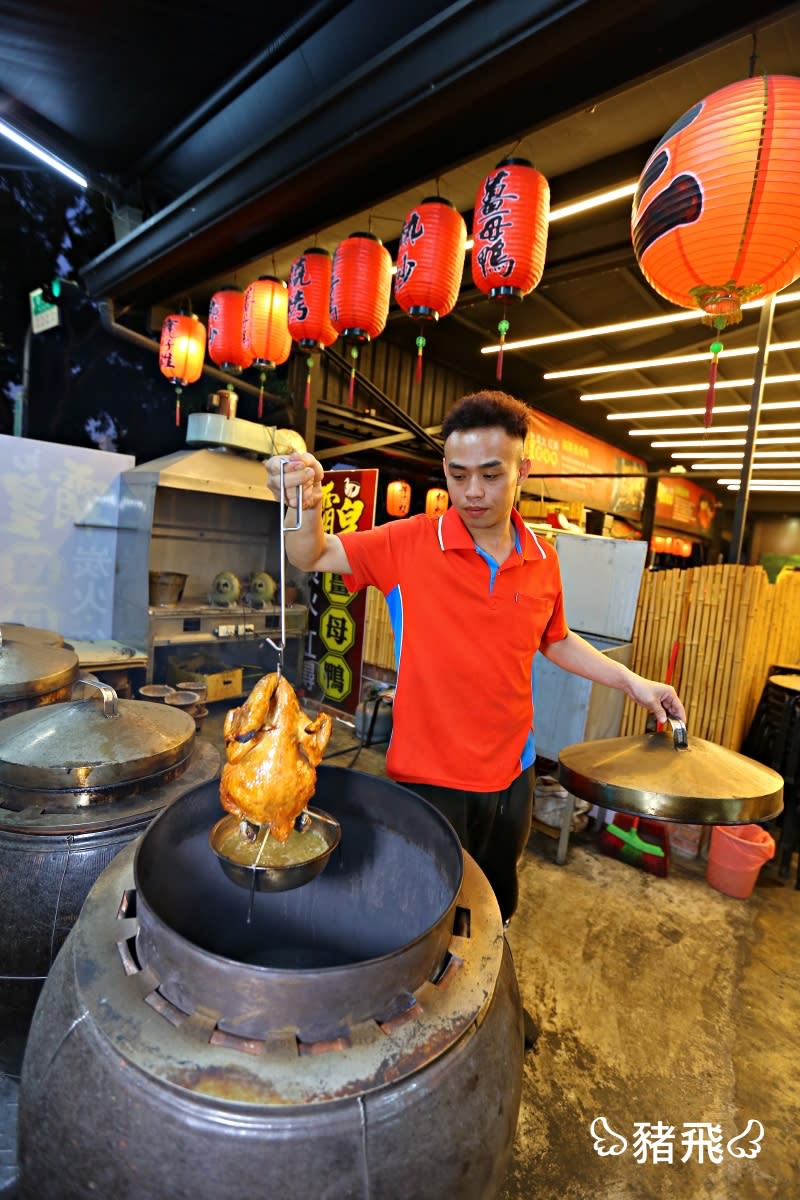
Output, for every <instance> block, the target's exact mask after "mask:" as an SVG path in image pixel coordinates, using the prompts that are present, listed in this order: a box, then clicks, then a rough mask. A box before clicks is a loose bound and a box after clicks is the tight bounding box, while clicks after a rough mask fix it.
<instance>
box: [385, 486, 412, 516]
mask: <svg viewBox="0 0 800 1200" xmlns="http://www.w3.org/2000/svg"><path fill="white" fill-rule="evenodd" d="M410 507H411V484H410V483H406V481H405V479H394V480H393V481H392V482H391V483H390V484H389V486H388V487H387V489H386V511H387V513H388V514H389V516H390V517H407V516H408V511H409V509H410Z"/></svg>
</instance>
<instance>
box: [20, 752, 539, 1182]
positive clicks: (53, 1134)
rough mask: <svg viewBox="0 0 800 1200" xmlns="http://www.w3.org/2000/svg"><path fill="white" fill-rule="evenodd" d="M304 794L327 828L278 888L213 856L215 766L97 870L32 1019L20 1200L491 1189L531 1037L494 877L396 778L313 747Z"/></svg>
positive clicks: (501, 1169) (505, 1154) (504, 1158)
mask: <svg viewBox="0 0 800 1200" xmlns="http://www.w3.org/2000/svg"><path fill="white" fill-rule="evenodd" d="M313 803H314V804H315V805H318V806H319V807H320V808H322V809H324V810H325V811H326V812H328V813H330V814H332V815H333V816H334V817H335V818H336V819H337V820H338V821H339V822H340V824H341V827H342V837H341V841H340V843H339V846H338V847H337V849H336V850H335V851H334V853H333V855H332V857H331V859H330V861H329V863H328V865H327V867H326V869H325V871H324V872H323V873H322V874H321V875H319V876H318V877H317V878H316V879H314V880H313V881H312V882H310V883H308V884H306V885H305V886H303V887H300V888H297V889H295V890H293V891H287V892H282V893H271V892H256V893H255V894H254V895H252V896H251V894H250V893H249V891H248V890H247V889H244V888H239V887H237V886H236V884H235V883H233V882H232V881H231V880H230V879H229V878H228V877H227V875H226V874H225V873H224V871H223V870H222V868H221V866H220V863H219V862H218V861H217V860H216V858H215V856H214V855H213V853H212V852H211V850H210V848H209V845H208V832H209V830H210V828H211V827H212V825H213V823H214V821H215V820H216V819H217V818H218V817H219V815H220V812H221V809H220V806H219V793H218V785H217V784H216V783H210V784H206V785H204V786H203V787H201V788H198V789H196V790H195V791H194V792H192V793H189V794H187V795H186V796H184V797H182V798H181V799H180V800H177V801H176V802H175V803H174V804H172V805H171V806H170V807H169V809H167V810H165V811H164V812H163V813H162V814H161V815H160V816H159V817H158V818H157V819H156V820H155V821H154V822H153V824H152V826H151V827H150V828H149V830H148V831H147V832H146V833H145V834H144V836H143V837H142V838H141V839H140V841H139V843H138V847H137V848H136V850H135V858H134V848H133V847H129V848H127V849H126V850H124V851H123V852H122V853H121V854H120V855H118V856H117V858H116V859H115V860H114V862H113V863H112V864H111V865H110V866H109V867H108V868H107V869H106V870H105V871H104V872H103V874H102V875H101V877H100V879H99V880H98V882H97V883H96V884H95V886H94V888H93V889H92V892H91V893H90V895H89V897H88V899H87V902H86V904H85V905H84V908H83V912H82V913H81V916H80V918H79V920H78V922H77V924H76V926H75V928H74V930H73V932H72V934H71V935H70V937H69V938H68V940H67V942H66V944H65V945H64V947H63V949H62V951H61V953H60V954H59V956H58V959H57V961H56V963H55V965H54V967H53V970H52V972H51V974H50V976H49V979H48V981H47V983H46V985H45V988H44V991H43V993H42V996H41V999H40V1001H39V1004H38V1006H37V1010H36V1015H35V1017H34V1021H33V1025H32V1028H31V1034H30V1038H29V1041H28V1048H27V1051H26V1055H25V1062H24V1065H23V1071H22V1081H21V1087H20V1094H19V1170H20V1175H19V1196H20V1197H22V1198H23V1200H25V1198H33V1197H36V1198H38V1197H40V1196H45V1195H53V1196H55V1195H57V1196H58V1197H59V1200H85V1197H86V1196H88V1195H98V1196H114V1197H117V1198H119V1200H142V1198H144V1197H147V1200H161V1198H162V1197H163V1200H171V1198H172V1197H175V1196H178V1195H180V1196H187V1197H188V1196H191V1197H192V1198H193V1200H205V1198H208V1200H218V1198H219V1197H220V1196H232V1197H233V1196H235V1197H236V1200H257V1198H262V1197H265V1196H275V1197H281V1200H293V1198H295V1197H296V1198H298V1200H299V1198H301V1197H302V1200H308V1198H309V1197H314V1198H315V1200H323V1198H330V1200H348V1198H352V1200H356V1198H358V1200H361V1198H366V1197H370V1198H372V1200H409V1198H411V1197H413V1200H434V1198H435V1200H442V1197H449V1196H458V1197H460V1198H464V1200H491V1198H492V1197H496V1196H498V1195H499V1193H500V1190H501V1187H502V1183H503V1177H504V1175H505V1170H506V1165H507V1162H508V1158H509V1155H510V1152H511V1147H512V1142H513V1137H514V1131H515V1127H516V1120H517V1113H518V1107H519V1099H520V1087H521V1076H522V1057H523V1037H522V1018H521V1008H520V1004H519V994H518V991H517V983H516V978H515V975H514V969H513V965H512V962H511V958H510V954H509V951H508V948H507V946H506V942H505V939H504V937H503V929H502V923H501V920H500V913H499V910H498V907H497V903H496V901H495V899H494V895H493V893H492V891H491V888H490V887H489V884H488V882H487V880H486V878H485V877H484V875H483V874H482V872H480V870H479V869H478V868H477V866H476V865H475V863H474V862H473V861H472V859H471V858H469V857H468V856H467V855H463V856H462V852H461V849H460V846H459V844H458V839H457V838H456V836H455V834H454V832H453V830H452V828H451V827H450V826H449V825H448V823H447V822H446V821H445V820H444V819H443V818H442V817H441V815H440V814H439V813H438V812H437V811H436V810H435V809H434V808H433V807H432V806H431V805H429V804H428V803H427V802H426V801H424V800H422V799H420V798H419V797H418V796H415V795H414V794H412V793H410V792H408V791H407V790H406V789H404V788H402V787H399V786H398V785H396V784H393V783H391V782H389V781H387V780H382V779H377V778H375V777H373V776H369V775H362V774H360V773H359V772H355V771H350V770H345V769H341V768H335V767H325V766H323V767H321V768H320V770H319V772H318V786H317V792H316V796H315V799H314V802H313ZM251 905H252V908H251ZM248 915H249V917H250V919H249V920H248ZM78 1085H79V1089H80V1090H79V1097H78V1096H76V1086H78Z"/></svg>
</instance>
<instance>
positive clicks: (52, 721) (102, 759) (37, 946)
mask: <svg viewBox="0 0 800 1200" xmlns="http://www.w3.org/2000/svg"><path fill="white" fill-rule="evenodd" d="M88 686H89V688H90V689H91V690H87V691H86V692H85V697H88V698H83V699H75V700H70V701H68V702H64V703H58V704H50V705H48V706H46V707H44V708H36V709H32V710H29V711H27V712H21V713H18V714H16V715H15V716H12V717H9V718H8V719H7V720H5V721H3V722H2V726H0V913H2V920H0V963H2V970H1V971H0V1072H3V1073H8V1074H9V1075H12V1076H13V1075H18V1074H19V1068H20V1064H21V1061H22V1050H23V1048H24V1042H25V1036H26V1034H27V1030H28V1026H29V1023H30V1019H31V1016H32V1015H33V1010H34V1007H35V1004H36V1001H37V999H38V996H39V993H40V991H41V988H42V984H43V982H44V979H45V977H46V975H47V972H48V971H49V969H50V966H51V963H52V962H53V959H54V958H55V956H56V954H57V953H58V950H59V948H60V947H61V945H62V943H63V941H64V939H65V938H66V936H67V934H68V933H69V931H70V929H71V928H72V926H73V924H74V923H75V920H76V919H77V916H78V913H79V912H80V910H81V905H82V904H83V901H84V900H85V898H86V896H87V894H88V892H89V889H90V888H91V886H92V884H93V883H94V882H95V880H96V879H97V877H98V875H99V874H100V873H101V872H102V871H103V870H104V869H105V867H106V866H108V864H109V862H110V861H111V860H112V859H113V857H114V856H115V855H116V854H117V853H118V852H119V851H120V850H121V849H122V848H123V847H124V846H126V845H127V844H128V842H130V841H131V839H132V838H134V837H137V836H138V835H139V834H140V833H142V832H143V830H144V829H146V827H147V825H148V824H149V823H150V821H152V819H153V817H155V816H156V815H157V814H158V813H159V812H160V811H161V809H162V808H164V806H165V805H167V804H169V803H170V802H171V801H172V800H174V799H176V798H177V797H178V796H181V795H183V794H184V793H185V792H186V791H189V790H191V789H192V788H195V787H197V786H198V784H200V783H204V782H205V781H207V780H209V779H212V778H214V776H215V775H216V773H217V771H218V769H219V754H218V752H217V751H216V749H214V747H213V746H209V745H206V744H202V743H200V742H196V740H195V736H194V734H195V727H194V721H193V720H192V718H191V717H189V716H187V715H186V714H185V713H182V712H179V711H178V710H176V709H166V708H164V707H163V706H162V705H155V704H147V703H146V702H144V701H135V700H133V701H132V700H118V699H117V697H116V695H115V693H114V692H113V690H112V689H111V688H109V687H108V686H107V685H105V684H99V683H97V681H94V680H93V681H91V682H90V683H89V685H88ZM93 696H94V697H96V698H92V697H93Z"/></svg>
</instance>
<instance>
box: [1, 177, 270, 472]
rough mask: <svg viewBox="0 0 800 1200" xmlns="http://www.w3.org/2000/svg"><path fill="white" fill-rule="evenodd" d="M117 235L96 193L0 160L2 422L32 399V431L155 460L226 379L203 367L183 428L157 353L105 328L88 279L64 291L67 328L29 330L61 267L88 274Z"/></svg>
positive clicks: (65, 272) (250, 401) (6, 429)
mask: <svg viewBox="0 0 800 1200" xmlns="http://www.w3.org/2000/svg"><path fill="white" fill-rule="evenodd" d="M113 241H114V232H113V225H112V220H111V212H110V209H109V207H108V204H107V202H106V200H105V198H104V197H103V196H101V195H100V194H98V193H97V192H92V191H89V192H82V191H80V190H78V189H75V188H74V187H73V186H72V185H71V184H70V183H69V182H68V181H66V180H64V181H62V180H61V179H60V177H59V176H56V175H54V174H53V173H52V172H50V171H47V170H43V171H39V170H37V169H36V168H35V167H34V168H33V169H31V170H27V169H23V170H10V169H9V170H7V171H6V172H5V173H3V169H2V167H0V261H2V264H3V269H2V271H1V272H0V433H7V434H10V433H12V432H13V431H14V408H15V403H19V402H20V400H22V401H23V414H24V415H23V426H22V432H23V434H24V435H25V436H27V437H31V438H36V439H39V440H42V441H48V442H58V443H64V444H67V445H73V446H93V447H99V448H101V449H108V450H119V451H120V452H122V453H125V454H132V455H134V456H135V457H136V460H137V462H146V461H148V460H149V459H152V458H158V457H159V456H161V455H164V454H171V453H172V452H174V451H175V450H179V449H182V448H183V447H184V445H185V430H186V417H187V415H188V413H190V412H192V411H194V410H199V409H204V408H205V407H206V406H207V400H208V396H209V394H210V393H211V392H213V391H215V390H216V389H217V388H218V387H220V386H222V385H221V384H219V383H217V382H215V381H213V380H210V379H208V378H205V377H204V378H201V379H200V380H199V381H198V382H197V383H196V384H194V385H192V386H191V387H189V388H187V389H185V390H184V392H183V396H182V403H181V408H182V415H183V420H182V424H181V427H180V428H177V427H176V425H175V392H174V390H173V388H172V385H171V384H170V383H169V382H168V381H167V380H166V379H164V377H163V376H162V375H161V374H160V372H159V369H158V355H157V353H155V352H153V353H150V352H148V351H147V350H146V349H144V348H141V349H140V348H139V347H137V346H135V345H133V344H131V343H130V342H128V341H125V340H124V339H121V338H119V337H117V336H114V335H112V334H110V333H109V332H108V331H107V330H106V329H104V328H103V326H102V324H101V322H100V316H99V310H98V306H97V304H96V303H95V302H94V300H93V299H91V298H90V297H89V296H88V295H87V294H86V291H85V289H84V288H83V286H82V285H81V286H78V287H74V288H73V287H67V288H64V289H63V290H62V295H61V298H60V301H59V309H60V324H59V326H58V327H57V328H55V329H49V330H46V331H44V332H42V333H37V334H30V332H29V327H30V300H29V293H30V292H31V291H32V290H34V289H35V288H38V287H43V286H45V285H47V284H48V283H49V282H50V281H51V280H52V279H53V278H55V277H64V278H68V279H72V280H77V281H80V272H81V269H82V268H83V267H84V266H85V265H86V264H87V263H89V262H91V260H92V259H93V258H95V257H96V256H97V255H98V254H100V253H101V252H102V251H103V250H105V249H107V248H108V247H109V246H110V245H111V244H112V243H113ZM203 319H205V317H204V318H203ZM138 332H140V333H145V332H147V333H148V334H149V332H150V331H147V330H145V329H144V328H140V329H139V330H138ZM152 336H153V340H154V348H155V349H157V335H152ZM26 344H27V353H26ZM285 374H286V372H285V370H284V371H282V372H280V375H282V376H283V380H281V379H280V377H279V378H278V379H276V378H275V377H274V376H272V377H271V378H270V382H269V390H270V391H271V392H272V393H273V394H275V393H276V392H280V391H285ZM253 382H255V383H256V385H257V383H258V379H257V376H256V378H255V379H254V381H253ZM251 409H252V412H251V411H250V410H251ZM239 415H240V416H242V417H244V418H246V419H252V418H253V417H255V415H256V401H255V398H254V397H251V396H247V395H245V396H243V397H241V398H240V404H239ZM276 416H277V414H276ZM285 416H286V414H285V412H284V413H281V414H280V421H279V423H283V419H284V418H285Z"/></svg>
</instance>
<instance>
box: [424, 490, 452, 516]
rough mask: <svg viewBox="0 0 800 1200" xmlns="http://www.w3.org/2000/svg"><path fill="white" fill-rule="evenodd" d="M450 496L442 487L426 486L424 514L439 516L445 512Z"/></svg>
mask: <svg viewBox="0 0 800 1200" xmlns="http://www.w3.org/2000/svg"><path fill="white" fill-rule="evenodd" d="M449 503H450V497H449V496H448V494H447V492H446V491H445V489H444V488H428V491H427V492H426V494H425V515H426V516H428V517H440V516H442V514H443V513H446V512H447V506H448V504H449Z"/></svg>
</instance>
